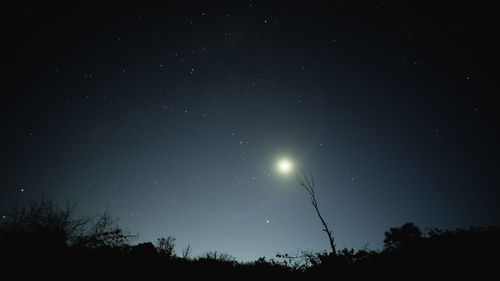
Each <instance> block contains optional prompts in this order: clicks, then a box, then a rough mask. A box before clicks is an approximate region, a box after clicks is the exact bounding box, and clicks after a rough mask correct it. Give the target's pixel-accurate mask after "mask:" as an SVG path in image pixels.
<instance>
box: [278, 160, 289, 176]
mask: <svg viewBox="0 0 500 281" xmlns="http://www.w3.org/2000/svg"><path fill="white" fill-rule="evenodd" d="M278 169H279V171H280V172H282V173H285V174H288V173H289V172H290V171H291V170H292V163H291V162H290V161H288V160H287V159H282V160H280V161H279V163H278Z"/></svg>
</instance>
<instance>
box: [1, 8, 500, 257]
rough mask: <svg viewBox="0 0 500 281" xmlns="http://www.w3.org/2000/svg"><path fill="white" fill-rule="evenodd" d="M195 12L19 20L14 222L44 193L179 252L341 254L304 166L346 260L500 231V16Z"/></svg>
mask: <svg viewBox="0 0 500 281" xmlns="http://www.w3.org/2000/svg"><path fill="white" fill-rule="evenodd" d="M101 2H102V1H101ZM164 2H174V1H164ZM175 2H181V1H175ZM182 2H183V3H185V4H183V5H180V4H179V3H176V4H173V3H172V4H169V5H170V6H166V5H167V4H165V3H163V6H157V7H145V6H140V5H137V4H131V3H129V4H121V5H116V6H111V5H109V6H103V4H102V3H100V4H90V3H88V2H85V3H82V4H81V5H74V6H70V5H68V4H65V5H62V6H52V7H49V6H43V5H41V4H38V5H29V4H24V6H22V7H11V8H6V9H4V10H3V13H2V14H3V15H2V20H1V21H2V22H1V25H2V27H1V28H2V42H3V43H2V48H3V51H2V63H1V68H2V73H3V74H2V83H1V94H2V111H1V122H2V136H1V138H0V141H1V147H2V152H1V162H0V163H1V167H0V168H1V188H0V203H1V209H0V210H1V212H4V213H5V212H6V211H7V210H9V209H10V208H11V207H12V206H13V205H14V204H21V205H22V204H24V203H25V202H27V200H30V199H39V198H40V196H41V194H42V191H44V192H45V195H46V196H47V197H49V198H52V199H53V200H55V201H57V202H64V201H65V200H70V201H77V202H78V204H79V205H78V206H79V207H78V208H79V210H81V212H82V213H84V214H88V215H93V214H96V213H98V212H103V211H104V210H106V209H108V210H109V211H110V213H111V214H112V215H113V216H115V217H117V218H119V222H120V224H121V225H122V226H123V227H126V228H127V229H128V230H130V231H131V232H132V233H138V234H139V238H138V240H136V241H135V242H142V241H152V242H155V241H156V239H157V238H158V237H160V236H166V235H173V236H175V237H176V238H177V248H176V250H177V252H180V251H181V249H182V248H183V247H185V246H187V245H188V244H190V245H191V246H192V249H193V254H194V255H199V254H201V253H203V252H205V251H208V250H218V251H222V252H227V253H229V254H231V255H233V256H235V257H236V258H238V259H240V260H248V259H255V258H257V257H260V256H266V257H273V256H274V255H275V253H276V252H288V253H293V252H295V251H296V250H299V249H309V250H313V251H322V250H328V249H329V245H328V239H327V237H326V235H325V233H324V232H322V231H321V228H322V227H321V223H320V221H319V219H318V218H317V217H316V214H315V212H314V209H313V207H312V205H311V204H310V201H309V199H308V197H307V193H306V192H305V190H303V189H302V188H301V187H300V186H299V185H298V184H297V182H296V181H295V177H294V175H293V174H294V173H295V171H297V169H298V168H299V167H301V168H303V169H304V170H305V171H307V172H312V173H313V174H314V177H315V179H316V189H317V191H316V192H317V196H318V198H317V199H318V203H319V208H320V210H321V211H322V212H323V216H324V217H325V219H326V220H327V222H328V224H329V226H330V227H331V229H332V230H333V234H334V237H335V239H336V244H337V248H344V247H354V248H355V249H359V248H363V247H365V246H366V245H368V248H369V249H381V247H382V240H383V235H384V231H386V230H388V229H389V227H394V226H400V225H402V224H403V223H405V222H408V221H411V222H414V223H416V224H417V225H418V226H420V227H421V228H422V229H423V228H425V227H440V228H451V229H454V228H456V227H468V226H472V225H473V226H487V225H499V224H500V204H498V202H499V182H500V180H499V178H498V170H499V169H498V168H499V166H500V165H499V164H500V163H499V149H498V144H499V143H500V140H499V137H498V135H499V134H498V131H499V127H500V126H499V121H500V118H499V113H498V108H499V103H498V102H497V101H496V99H498V95H499V86H498V85H497V81H498V74H499V71H498V65H499V60H498V50H499V49H500V46H499V44H498V43H496V41H497V40H498V38H497V37H498V27H499V25H498V17H497V14H496V13H495V12H494V10H493V9H492V7H488V6H482V5H481V4H479V3H475V4H474V3H472V2H470V1H469V2H470V3H468V4H467V5H465V4H458V3H456V1H455V2H450V3H451V4H449V5H445V4H441V5H436V3H434V2H438V1H433V2H429V3H425V1H424V2H422V1H415V3H409V2H407V1H391V2H385V1H362V2H357V1H322V2H316V1H301V3H295V2H291V1H262V2H254V1H238V2H237V1H231V2H229V1H228V2H227V3H224V2H215V1H203V2H202V1H199V2H187V1H182ZM400 2H406V3H400ZM458 2H460V1H458ZM441 3H442V2H441ZM283 157H287V158H288V159H290V160H291V161H292V162H293V163H294V171H293V172H292V173H291V174H289V175H284V174H281V173H279V172H278V171H277V169H276V163H277V161H278V160H279V159H281V158H283Z"/></svg>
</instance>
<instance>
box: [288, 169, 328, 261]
mask: <svg viewBox="0 0 500 281" xmlns="http://www.w3.org/2000/svg"><path fill="white" fill-rule="evenodd" d="M300 172H301V174H298V173H297V175H296V176H297V182H298V183H299V184H300V186H302V187H303V188H304V189H305V190H306V191H307V193H309V196H310V197H311V204H312V205H313V207H314V210H316V214H317V215H318V217H319V219H320V220H321V223H322V224H323V231H324V232H326V234H327V235H328V240H329V242H330V247H331V248H332V255H334V256H335V255H336V251H335V243H334V240H333V235H332V231H331V230H330V229H329V228H328V225H327V224H326V222H325V220H324V219H323V216H321V213H320V212H319V209H318V202H317V201H316V193H315V191H314V177H313V175H312V173H311V175H310V176H309V177H308V176H307V175H306V173H305V172H304V170H302V169H300Z"/></svg>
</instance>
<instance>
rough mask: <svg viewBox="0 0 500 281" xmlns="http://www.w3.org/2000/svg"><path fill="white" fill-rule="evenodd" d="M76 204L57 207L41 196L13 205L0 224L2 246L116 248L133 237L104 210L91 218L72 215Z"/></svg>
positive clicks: (20, 247) (18, 247)
mask: <svg viewBox="0 0 500 281" xmlns="http://www.w3.org/2000/svg"><path fill="white" fill-rule="evenodd" d="M75 207H76V204H70V203H67V204H66V207H65V208H60V207H59V206H58V205H57V204H55V203H53V202H52V201H51V200H47V199H46V198H45V197H44V196H43V195H42V198H41V200H40V201H31V202H29V205H28V206H27V207H23V208H17V207H14V208H13V210H12V211H11V212H9V213H8V214H6V215H5V218H4V219H3V220H2V221H1V223H0V246H1V247H2V248H5V247H7V248H17V249H30V248H31V249H35V248H40V247H46V248H63V247H67V246H75V247H84V248H100V247H106V246H108V247H120V246H126V245H127V243H128V242H129V241H130V240H131V239H132V238H134V237H135V235H131V234H130V233H128V232H126V231H124V230H123V229H122V228H120V227H119V226H118V223H117V221H116V220H115V219H113V218H112V217H111V215H110V214H109V213H108V212H104V213H103V214H101V215H97V216H94V217H83V218H78V217H76V216H75V213H76V211H75Z"/></svg>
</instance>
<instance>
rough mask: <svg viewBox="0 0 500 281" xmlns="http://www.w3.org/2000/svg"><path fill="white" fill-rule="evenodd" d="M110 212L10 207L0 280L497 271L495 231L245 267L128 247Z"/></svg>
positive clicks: (417, 238) (167, 246)
mask: <svg viewBox="0 0 500 281" xmlns="http://www.w3.org/2000/svg"><path fill="white" fill-rule="evenodd" d="M130 238H133V237H132V236H131V235H129V234H128V233H126V232H124V231H123V230H122V229H121V228H119V227H118V226H117V225H116V224H115V223H114V222H113V220H111V219H110V217H109V216H108V215H106V214H105V215H103V216H100V217H96V218H90V219H75V218H73V216H72V210H71V209H70V208H67V209H59V208H57V207H55V206H53V205H51V203H50V202H45V201H42V202H41V203H34V204H32V205H31V206H30V207H29V208H27V209H22V210H14V211H13V212H12V213H11V214H10V215H9V216H8V217H4V218H3V221H2V223H1V225H0V258H1V261H2V263H1V264H0V269H1V271H0V272H1V274H2V276H0V279H1V280H262V279H264V280H314V279H317V280H453V279H458V278H460V279H461V280H467V279H470V280H486V279H490V278H491V276H497V272H498V269H499V268H500V262H499V261H500V258H499V254H500V230H499V229H498V228H496V227H490V228H469V229H457V230H453V231H448V230H445V231H443V230H438V229H434V230H429V231H428V232H427V233H425V234H424V233H421V231H420V229H418V228H417V227H416V226H414V225H413V224H411V223H407V224H405V225H403V226H401V227H398V228H391V229H390V230H388V231H387V232H386V233H385V240H384V245H385V246H384V249H383V250H382V251H365V250H360V251H357V252H354V251H352V250H348V249H344V250H339V251H338V252H337V253H336V254H335V255H333V254H331V253H302V254H300V255H298V256H289V255H286V254H282V255H278V256H277V257H276V258H274V259H264V258H260V259H258V260H256V261H253V262H249V263H240V262H237V261H235V260H234V259H233V258H232V257H231V256H230V255H228V254H221V253H217V252H209V253H206V254H205V255H202V256H200V257H190V256H189V255H188V253H184V256H183V257H179V256H177V255H175V254H174V251H173V249H174V239H173V238H172V237H170V238H167V239H165V238H162V239H159V240H158V243H157V245H156V246H155V245H153V244H152V243H143V244H139V245H133V246H132V245H131V244H130V243H129V241H130Z"/></svg>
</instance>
